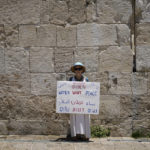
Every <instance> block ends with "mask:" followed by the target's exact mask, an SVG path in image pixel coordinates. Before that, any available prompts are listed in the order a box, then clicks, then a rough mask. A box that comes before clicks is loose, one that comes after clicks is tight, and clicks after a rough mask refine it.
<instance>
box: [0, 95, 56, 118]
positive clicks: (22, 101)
mask: <svg viewBox="0 0 150 150" xmlns="http://www.w3.org/2000/svg"><path fill="white" fill-rule="evenodd" d="M55 102H56V98H54V97H50V96H16V97H13V96H5V97H3V98H2V99H1V103H0V104H1V105H0V108H1V109H0V114H1V115H0V118H1V119H4V118H5V119H7V118H9V119H11V118H14V119H16V120H19V119H23V120H35V119H36V120H40V119H43V120H49V119H52V118H53V119H56V118H54V117H53V116H54V115H53V113H54V112H55Z"/></svg>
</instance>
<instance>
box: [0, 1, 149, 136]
mask: <svg viewBox="0 0 150 150" xmlns="http://www.w3.org/2000/svg"><path fill="white" fill-rule="evenodd" d="M132 34H133V35H134V37H135V39H134V40H135V44H136V47H135V48H136V57H134V56H133V54H134V48H133V47H132V45H133V42H134V40H132V38H131V35H132ZM133 59H135V61H134V60H133ZM76 61H81V62H83V63H84V64H85V66H86V67H87V72H86V73H85V75H86V76H87V77H88V78H89V80H90V81H91V82H92V81H97V82H101V105H100V114H99V115H97V116H96V115H93V116H91V125H104V126H106V127H109V128H111V135H112V136H131V134H132V132H133V131H135V130H137V129H141V128H142V129H143V128H144V129H145V131H150V120H149V118H150V113H149V112H150V98H149V96H150V73H149V72H150V2H149V0H111V1H110V0H11V1H4V0H0V134H66V133H67V130H68V128H69V124H68V119H69V115H64V114H63V115H60V114H56V113H55V101H56V81H58V80H68V78H69V77H70V76H71V75H72V73H71V72H70V67H71V65H72V64H73V63H74V62H76ZM133 62H135V63H133ZM133 67H136V72H133Z"/></svg>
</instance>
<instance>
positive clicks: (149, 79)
mask: <svg viewBox="0 0 150 150" xmlns="http://www.w3.org/2000/svg"><path fill="white" fill-rule="evenodd" d="M147 88H148V95H150V72H149V73H148V87H147Z"/></svg>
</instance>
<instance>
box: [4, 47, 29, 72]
mask: <svg viewBox="0 0 150 150" xmlns="http://www.w3.org/2000/svg"><path fill="white" fill-rule="evenodd" d="M5 66H6V73H16V72H22V73H28V72H29V51H28V50H26V49H24V48H21V47H10V48H7V49H5Z"/></svg>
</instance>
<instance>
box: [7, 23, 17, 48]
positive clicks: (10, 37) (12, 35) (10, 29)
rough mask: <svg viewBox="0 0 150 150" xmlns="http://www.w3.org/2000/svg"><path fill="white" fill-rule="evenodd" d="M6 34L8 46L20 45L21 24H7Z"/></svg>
mask: <svg viewBox="0 0 150 150" xmlns="http://www.w3.org/2000/svg"><path fill="white" fill-rule="evenodd" d="M4 29H5V36H6V45H7V46H15V47H16V46H19V26H18V25H12V24H11V25H5V26H4Z"/></svg>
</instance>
